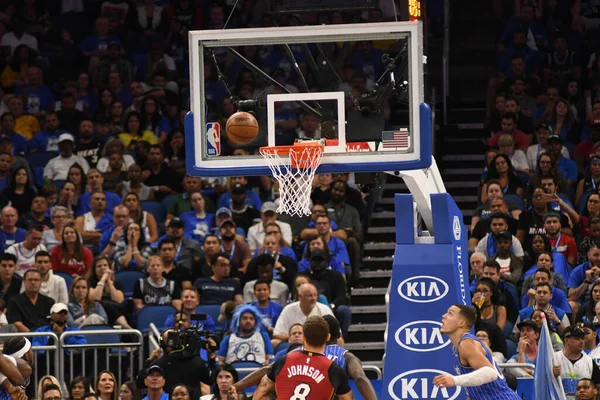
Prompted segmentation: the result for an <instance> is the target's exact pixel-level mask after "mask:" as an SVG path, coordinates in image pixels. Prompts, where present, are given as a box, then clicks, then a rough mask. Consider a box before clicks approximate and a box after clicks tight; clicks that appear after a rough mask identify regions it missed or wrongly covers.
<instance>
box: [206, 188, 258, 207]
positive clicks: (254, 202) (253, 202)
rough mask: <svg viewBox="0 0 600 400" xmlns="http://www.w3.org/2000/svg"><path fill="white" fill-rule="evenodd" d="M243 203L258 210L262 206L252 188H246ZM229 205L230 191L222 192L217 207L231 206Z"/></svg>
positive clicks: (230, 202) (230, 203)
mask: <svg viewBox="0 0 600 400" xmlns="http://www.w3.org/2000/svg"><path fill="white" fill-rule="evenodd" d="M244 204H245V205H247V206H251V207H254V208H255V209H257V210H260V208H261V207H262V201H260V196H259V195H258V193H256V192H254V191H252V190H246V201H245V202H244ZM231 205H232V201H231V191H227V192H225V193H223V194H222V195H221V197H219V202H218V204H217V208H221V207H225V208H231Z"/></svg>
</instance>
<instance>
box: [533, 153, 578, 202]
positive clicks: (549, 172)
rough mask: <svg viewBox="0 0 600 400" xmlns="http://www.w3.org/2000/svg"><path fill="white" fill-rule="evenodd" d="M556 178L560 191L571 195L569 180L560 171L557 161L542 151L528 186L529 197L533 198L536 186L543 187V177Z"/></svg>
mask: <svg viewBox="0 0 600 400" xmlns="http://www.w3.org/2000/svg"><path fill="white" fill-rule="evenodd" d="M544 178H554V179H555V180H556V181H557V182H558V192H560V193H561V194H564V195H566V196H569V197H570V195H571V194H570V192H569V186H568V185H567V181H566V180H565V178H564V177H563V176H562V174H561V173H560V170H559V169H558V166H557V165H556V162H555V161H554V159H553V158H552V157H550V155H549V154H547V153H542V154H540V156H539V157H538V159H537V163H536V167H535V172H534V173H533V174H532V175H531V179H530V181H529V185H528V186H527V196H526V197H527V198H528V199H529V198H531V195H532V193H533V191H534V190H535V189H536V188H539V187H542V179H544Z"/></svg>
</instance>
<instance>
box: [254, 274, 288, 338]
mask: <svg viewBox="0 0 600 400" xmlns="http://www.w3.org/2000/svg"><path fill="white" fill-rule="evenodd" d="M254 297H256V301H254V302H252V303H250V305H251V306H254V307H256V308H257V309H258V310H259V311H260V313H261V315H262V324H263V326H264V327H265V328H266V330H267V332H268V333H269V334H273V327H274V326H275V324H276V323H277V319H278V318H279V315H280V314H281V311H282V310H283V307H281V305H279V304H277V303H275V302H273V301H271V300H270V297H271V286H270V282H269V281H268V280H266V279H258V280H257V281H256V282H255V283H254Z"/></svg>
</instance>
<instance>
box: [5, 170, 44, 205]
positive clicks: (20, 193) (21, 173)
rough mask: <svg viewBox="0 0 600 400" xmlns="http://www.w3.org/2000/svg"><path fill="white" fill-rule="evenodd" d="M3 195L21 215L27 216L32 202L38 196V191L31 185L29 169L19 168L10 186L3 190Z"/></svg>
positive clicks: (13, 175) (11, 178)
mask: <svg viewBox="0 0 600 400" xmlns="http://www.w3.org/2000/svg"><path fill="white" fill-rule="evenodd" d="M2 194H3V195H4V196H5V197H6V198H7V199H8V200H10V202H11V204H12V206H13V207H14V208H16V210H17V211H18V212H19V215H23V214H27V213H28V212H29V211H30V210H31V202H32V201H33V198H34V197H35V195H36V191H35V190H34V189H33V187H32V185H31V179H30V177H29V173H28V172H27V168H23V167H21V168H17V169H16V170H15V171H14V172H13V174H12V175H11V177H10V181H9V184H8V186H7V187H5V188H4V189H3V190H2Z"/></svg>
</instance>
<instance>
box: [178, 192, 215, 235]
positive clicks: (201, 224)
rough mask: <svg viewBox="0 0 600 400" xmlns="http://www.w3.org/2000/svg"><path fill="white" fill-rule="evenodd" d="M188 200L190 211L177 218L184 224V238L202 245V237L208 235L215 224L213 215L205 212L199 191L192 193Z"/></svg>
mask: <svg viewBox="0 0 600 400" xmlns="http://www.w3.org/2000/svg"><path fill="white" fill-rule="evenodd" d="M190 199H191V204H192V211H187V212H184V213H183V214H181V215H180V216H179V218H180V219H181V220H182V221H183V224H184V232H185V233H184V235H185V237H187V238H190V239H194V240H196V241H198V242H199V243H200V244H202V243H204V237H205V236H206V235H208V234H209V233H210V231H211V229H212V228H213V226H214V224H215V215H214V214H209V213H207V212H206V211H205V202H204V196H202V193H201V192H200V191H198V192H195V193H193V194H192V195H191V196H190Z"/></svg>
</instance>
